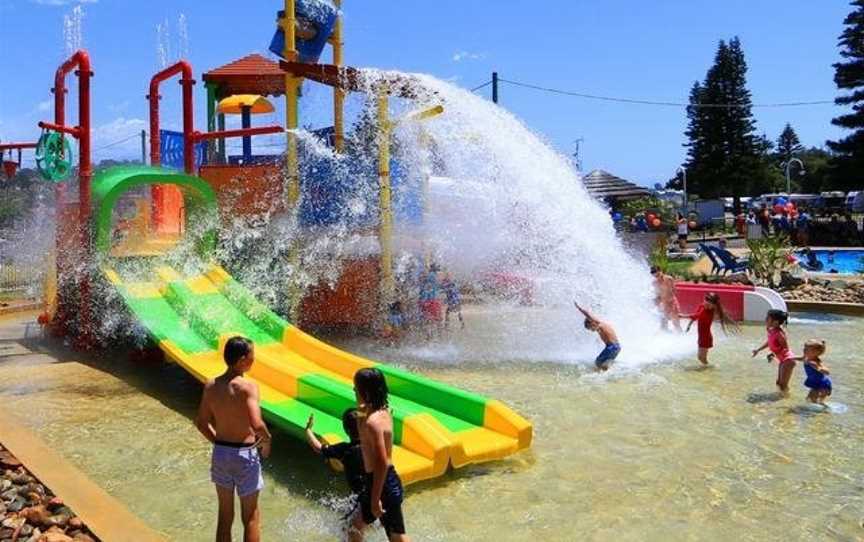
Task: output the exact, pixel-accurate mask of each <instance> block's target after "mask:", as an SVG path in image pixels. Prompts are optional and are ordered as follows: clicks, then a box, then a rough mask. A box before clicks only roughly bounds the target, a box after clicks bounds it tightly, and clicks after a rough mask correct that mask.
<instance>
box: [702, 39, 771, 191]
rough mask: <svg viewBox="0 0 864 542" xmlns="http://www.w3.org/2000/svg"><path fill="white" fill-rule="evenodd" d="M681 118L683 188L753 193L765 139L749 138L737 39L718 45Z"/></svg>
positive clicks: (741, 54) (750, 122)
mask: <svg viewBox="0 0 864 542" xmlns="http://www.w3.org/2000/svg"><path fill="white" fill-rule="evenodd" d="M687 119H688V123H687V131H686V132H685V135H686V136H687V143H686V144H685V146H686V147H687V164H686V167H687V181H688V190H689V191H690V192H692V193H695V194H698V195H700V196H701V197H705V198H712V197H718V196H733V197H735V198H738V197H740V196H743V195H747V194H750V193H752V192H755V191H757V190H758V188H757V183H756V182H755V180H759V179H761V178H762V177H763V176H764V174H765V167H766V166H765V155H766V153H767V151H768V150H769V148H770V141H768V142H766V141H765V139H764V138H760V137H758V136H756V135H755V128H756V122H755V120H754V119H753V112H752V101H751V97H750V91H749V90H748V89H747V62H746V60H745V59H744V51H743V49H742V48H741V42H740V40H739V39H738V38H737V37H736V38H732V39H731V40H729V42H728V43H727V42H725V41H720V43H719V45H718V47H717V53H716V54H715V56H714V65H713V66H711V68H710V69H709V70H708V73H707V74H706V75H705V80H704V81H703V82H701V83H695V84H694V85H693V88H692V89H691V90H690V106H689V107H688V108H687ZM766 147H769V148H766Z"/></svg>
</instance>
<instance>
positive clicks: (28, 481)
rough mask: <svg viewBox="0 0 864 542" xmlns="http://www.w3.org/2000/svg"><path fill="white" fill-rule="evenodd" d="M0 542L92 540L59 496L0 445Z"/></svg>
mask: <svg viewBox="0 0 864 542" xmlns="http://www.w3.org/2000/svg"><path fill="white" fill-rule="evenodd" d="M0 470H2V473H3V474H2V476H0V542H96V541H97V540H98V539H97V538H96V536H95V535H93V534H92V533H91V532H90V531H89V530H88V529H87V527H86V526H85V525H84V523H83V522H82V521H81V519H80V518H78V517H77V516H75V513H74V512H72V510H70V509H69V507H67V506H66V505H64V504H63V500H62V499H60V498H59V497H56V496H54V495H53V494H52V493H51V491H50V490H49V489H48V488H47V487H45V486H44V485H42V484H41V483H40V482H39V480H37V479H36V478H35V477H33V476H32V475H31V474H30V473H29V472H28V471H27V469H25V468H24V466H23V465H22V464H21V462H20V461H18V459H17V458H16V457H15V456H14V455H12V454H11V453H10V452H9V451H8V450H6V449H5V448H3V447H2V446H0Z"/></svg>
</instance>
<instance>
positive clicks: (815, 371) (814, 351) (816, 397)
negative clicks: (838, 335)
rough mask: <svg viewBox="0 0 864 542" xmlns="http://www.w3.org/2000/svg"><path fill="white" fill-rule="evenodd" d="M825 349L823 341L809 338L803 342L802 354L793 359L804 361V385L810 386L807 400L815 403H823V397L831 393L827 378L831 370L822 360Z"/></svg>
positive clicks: (829, 381) (825, 397) (829, 382)
mask: <svg viewBox="0 0 864 542" xmlns="http://www.w3.org/2000/svg"><path fill="white" fill-rule="evenodd" d="M825 349H826V345H825V341H823V340H819V339H810V340H809V341H807V342H805V343H804V355H803V356H800V357H798V358H795V361H803V362H804V372H805V373H807V380H805V381H804V385H805V386H807V387H808V388H810V393H808V394H807V400H808V401H810V402H811V403H816V404H817V405H824V404H825V399H827V398H828V397H829V396H830V395H831V379H830V378H828V375H830V374H831V371H829V370H828V366H827V365H825V364H824V363H823V362H822V356H823V355H824V354H825Z"/></svg>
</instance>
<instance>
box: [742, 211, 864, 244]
mask: <svg viewBox="0 0 864 542" xmlns="http://www.w3.org/2000/svg"><path fill="white" fill-rule="evenodd" d="M741 216H743V213H742V215H741ZM736 223H737V220H736ZM746 223H747V224H758V225H759V226H760V227H761V230H762V235H764V236H770V235H775V236H776V235H784V236H786V237H788V238H789V240H790V241H791V242H792V243H793V244H795V245H797V246H807V245H810V244H813V242H814V241H815V243H816V244H819V245H826V246H855V245H859V244H861V241H862V239H861V232H860V231H859V229H858V222H857V221H856V220H855V218H854V217H853V216H852V214H850V213H843V214H837V213H835V214H832V215H831V216H830V217H827V220H826V217H821V218H819V219H816V218H814V216H813V215H812V214H811V213H810V212H809V210H808V209H807V208H806V207H800V208H798V209H796V210H795V212H789V211H787V210H785V209H782V210H781V209H773V210H772V209H769V208H767V207H765V208H762V209H752V210H750V212H749V214H748V215H747V218H746ZM814 229H815V230H817V231H816V237H818V239H813V237H814Z"/></svg>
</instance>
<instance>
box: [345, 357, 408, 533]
mask: <svg viewBox="0 0 864 542" xmlns="http://www.w3.org/2000/svg"><path fill="white" fill-rule="evenodd" d="M354 392H355V393H356V395H357V406H358V410H359V411H360V413H361V414H362V417H361V421H360V446H361V447H362V450H363V465H364V467H365V469H366V483H365V484H364V488H363V492H362V493H361V494H360V510H359V511H358V513H357V514H355V515H354V520H353V521H352V523H351V529H350V531H349V533H348V535H349V536H348V539H349V540H351V541H352V542H360V541H362V540H363V531H364V530H366V527H368V526H369V525H371V524H373V523H375V521H376V520H380V521H381V525H383V526H384V531H385V532H386V533H387V538H388V540H390V542H409V538H408V537H407V536H406V535H405V520H404V518H403V517H402V499H403V496H404V494H403V490H402V480H400V479H399V475H398V474H397V473H396V469H394V468H393V462H392V460H391V457H392V455H393V418H392V417H391V416H390V410H389V407H388V405H387V395H388V391H387V382H386V381H385V380H384V375H383V374H382V373H381V371H380V370H378V369H372V368H368V369H360V370H359V371H357V373H355V374H354Z"/></svg>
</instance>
